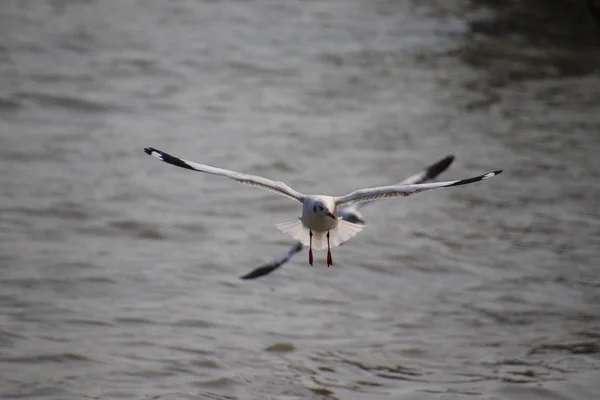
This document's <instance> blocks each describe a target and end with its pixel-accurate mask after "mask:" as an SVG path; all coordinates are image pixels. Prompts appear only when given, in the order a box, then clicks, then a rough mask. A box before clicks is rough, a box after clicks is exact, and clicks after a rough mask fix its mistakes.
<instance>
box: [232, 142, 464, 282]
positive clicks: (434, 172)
mask: <svg viewBox="0 0 600 400" xmlns="http://www.w3.org/2000/svg"><path fill="white" fill-rule="evenodd" d="M453 161H454V155H452V154H449V155H447V156H446V157H444V158H442V159H441V160H438V161H436V162H435V163H433V164H431V165H429V166H427V167H425V168H424V169H423V170H422V171H421V172H419V173H418V174H415V175H413V176H411V177H409V178H406V179H405V180H403V181H402V182H400V183H398V185H414V184H416V183H424V182H428V181H430V180H432V179H434V178H435V177H437V176H438V175H439V174H441V173H442V172H444V171H445V170H446V169H448V167H449V166H450V164H452V162H453ZM367 204H369V202H362V203H356V204H352V205H350V206H343V207H340V208H339V209H338V216H339V217H340V218H342V219H344V220H345V221H348V222H352V223H355V224H363V225H364V224H365V218H364V217H363V215H362V212H361V209H362V208H363V207H364V206H365V205H367ZM303 248H304V245H303V244H302V243H301V242H296V244H295V245H294V246H292V247H291V248H290V249H289V250H288V251H286V252H285V253H284V254H281V255H280V256H278V257H276V258H275V259H273V260H272V261H271V262H269V263H267V264H265V265H262V266H260V267H258V268H256V269H254V270H252V271H250V272H249V273H247V274H246V275H244V276H242V277H241V279H256V278H260V277H261V276H265V275H267V274H270V273H271V272H273V271H275V270H276V269H278V268H280V267H281V266H282V265H284V264H285V263H287V262H288V261H289V260H290V259H291V258H292V257H293V256H294V255H295V254H297V253H299V252H300V251H302V249H303Z"/></svg>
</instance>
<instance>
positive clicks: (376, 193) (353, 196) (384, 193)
mask: <svg viewBox="0 0 600 400" xmlns="http://www.w3.org/2000/svg"><path fill="white" fill-rule="evenodd" d="M501 172H502V170H498V171H493V172H488V173H487V174H483V175H479V176H475V177H473V178H467V179H460V180H457V181H448V182H431V183H421V184H417V185H393V186H380V187H375V188H368V189H360V190H357V191H354V192H352V193H349V194H347V195H345V196H342V197H336V198H335V203H336V205H337V206H338V207H339V206H344V205H348V204H353V203H361V202H365V201H373V200H379V199H385V198H388V197H406V196H410V195H411V194H414V193H419V192H423V191H425V190H430V189H438V188H443V187H450V186H460V185H466V184H469V183H474V182H479V181H482V180H485V179H489V178H491V177H493V176H496V175H498V174H500V173H501Z"/></svg>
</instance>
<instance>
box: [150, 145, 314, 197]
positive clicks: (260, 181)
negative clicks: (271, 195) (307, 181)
mask: <svg viewBox="0 0 600 400" xmlns="http://www.w3.org/2000/svg"><path fill="white" fill-rule="evenodd" d="M144 151H145V152H146V154H149V155H151V156H152V157H154V158H158V159H159V160H161V161H164V162H166V163H167V164H171V165H175V166H177V167H181V168H186V169H191V170H192V171H198V172H205V173H207V174H212V175H221V176H226V177H227V178H231V179H235V180H236V181H238V182H242V183H246V184H248V185H251V186H256V187H259V188H261V189H265V190H269V191H271V192H275V193H277V194H280V195H282V196H285V197H288V198H290V199H294V200H298V201H299V202H301V203H302V201H303V200H304V197H305V195H303V194H302V193H300V192H297V191H296V190H294V189H292V188H291V187H289V186H288V185H286V184H285V183H283V182H280V181H273V180H271V179H267V178H263V177H262V176H256V175H249V174H242V173H240V172H235V171H230V170H227V169H222V168H216V167H211V166H209V165H204V164H199V163H196V162H193V161H187V160H184V159H183V158H179V157H175V156H172V155H170V154H168V153H165V152H164V151H160V150H157V149H155V148H153V147H146V148H145V149H144Z"/></svg>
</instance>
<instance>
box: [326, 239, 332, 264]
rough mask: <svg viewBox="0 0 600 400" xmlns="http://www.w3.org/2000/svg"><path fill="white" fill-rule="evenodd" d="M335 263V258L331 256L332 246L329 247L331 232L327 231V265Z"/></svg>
mask: <svg viewBox="0 0 600 400" xmlns="http://www.w3.org/2000/svg"><path fill="white" fill-rule="evenodd" d="M330 265H333V258H332V257H331V248H330V247H329V232H327V266H328V267H329V266H330Z"/></svg>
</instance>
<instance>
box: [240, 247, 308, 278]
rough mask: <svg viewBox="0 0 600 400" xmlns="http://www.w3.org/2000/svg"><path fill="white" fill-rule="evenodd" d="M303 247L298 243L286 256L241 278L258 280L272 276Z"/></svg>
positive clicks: (281, 256) (283, 255)
mask: <svg viewBox="0 0 600 400" xmlns="http://www.w3.org/2000/svg"><path fill="white" fill-rule="evenodd" d="M303 247H304V246H303V245H302V243H300V242H298V243H296V244H295V245H294V247H292V248H291V249H289V250H288V251H287V252H286V253H285V254H282V255H280V256H279V257H277V258H276V259H274V260H273V261H271V262H270V263H268V264H265V265H263V266H262V267H258V268H256V269H255V270H252V271H251V272H249V273H248V274H246V275H244V276H242V277H240V279H256V278H260V277H261V276H264V275H267V274H270V273H271V272H273V271H275V270H276V269H277V268H279V267H281V266H282V265H283V264H285V263H286V262H288V261H289V260H290V258H292V257H293V256H294V254H296V253H298V252H299V251H300V250H302V248H303Z"/></svg>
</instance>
